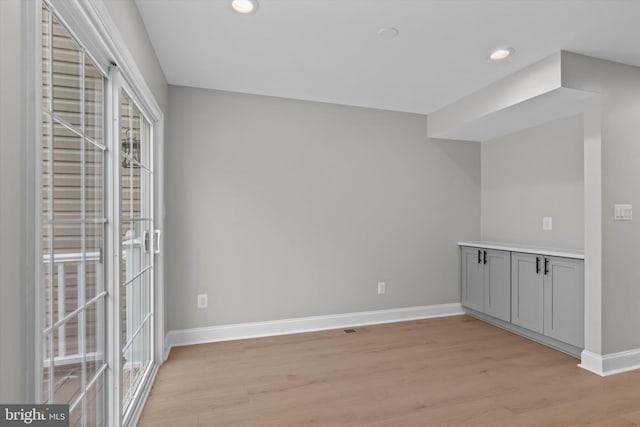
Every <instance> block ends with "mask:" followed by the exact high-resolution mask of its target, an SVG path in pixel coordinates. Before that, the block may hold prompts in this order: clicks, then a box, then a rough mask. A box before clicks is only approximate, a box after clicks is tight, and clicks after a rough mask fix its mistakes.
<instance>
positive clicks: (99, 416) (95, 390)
mask: <svg viewBox="0 0 640 427" xmlns="http://www.w3.org/2000/svg"><path fill="white" fill-rule="evenodd" d="M105 381H106V380H105V373H104V372H103V373H102V374H100V376H99V377H98V378H97V379H96V381H95V383H94V384H93V385H92V386H91V387H90V388H89V390H88V391H87V396H86V401H87V416H86V419H87V423H86V425H87V426H91V427H93V426H95V427H102V426H105V425H106V401H105V398H104V396H105V392H106V390H105Z"/></svg>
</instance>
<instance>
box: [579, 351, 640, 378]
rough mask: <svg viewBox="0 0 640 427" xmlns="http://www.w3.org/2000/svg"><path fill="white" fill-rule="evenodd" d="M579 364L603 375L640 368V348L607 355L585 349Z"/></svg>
mask: <svg viewBox="0 0 640 427" xmlns="http://www.w3.org/2000/svg"><path fill="white" fill-rule="evenodd" d="M578 366H580V367H581V368H582V369H586V370H587V371H590V372H593V373H594V374H598V375H600V376H601V377H606V376H608V375H614V374H620V373H622V372H628V371H633V370H635V369H640V348H637V349H634V350H628V351H621V352H619V353H611V354H605V355H602V354H597V353H593V352H591V351H588V350H584V351H583V352H582V354H581V363H580V364H579V365H578Z"/></svg>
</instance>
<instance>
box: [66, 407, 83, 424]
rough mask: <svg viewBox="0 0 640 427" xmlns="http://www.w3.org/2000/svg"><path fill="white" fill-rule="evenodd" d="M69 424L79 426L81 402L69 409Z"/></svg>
mask: <svg viewBox="0 0 640 427" xmlns="http://www.w3.org/2000/svg"><path fill="white" fill-rule="evenodd" d="M69 426H70V427H81V426H82V402H80V403H79V404H78V405H76V406H75V407H74V408H73V409H71V411H69Z"/></svg>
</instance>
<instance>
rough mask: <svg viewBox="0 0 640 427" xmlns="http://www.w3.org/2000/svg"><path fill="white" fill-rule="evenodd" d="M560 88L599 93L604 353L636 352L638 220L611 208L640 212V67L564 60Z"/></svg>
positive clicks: (639, 342)
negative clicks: (618, 214) (622, 205)
mask: <svg viewBox="0 0 640 427" xmlns="http://www.w3.org/2000/svg"><path fill="white" fill-rule="evenodd" d="M563 85H564V86H567V87H573V88H576V89H582V90H589V91H595V92H599V93H600V94H601V109H602V352H603V354H609V353H614V352H619V351H625V350H629V349H637V348H640V333H639V332H638V331H640V309H639V307H640V269H639V268H638V257H639V255H640V220H639V219H638V216H637V215H635V216H634V220H633V221H624V222H622V221H614V220H613V205H614V203H630V204H633V205H634V207H635V208H636V209H638V208H640V68H638V67H632V66H628V65H623V64H619V63H615V62H609V61H604V60H600V59H595V58H589V57H586V56H581V55H576V54H566V55H564V56H563Z"/></svg>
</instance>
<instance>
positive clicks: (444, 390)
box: [139, 316, 640, 427]
mask: <svg viewBox="0 0 640 427" xmlns="http://www.w3.org/2000/svg"><path fill="white" fill-rule="evenodd" d="M356 329H357V332H356V333H355V334H345V333H344V332H343V331H342V330H334V331H323V332H314V333H307V334H296V335H286V336H279V337H269V338H258V339H251V340H240V341H230V342H223V343H212V344H202V345H194V346H185V347H177V348H174V349H173V350H172V352H171V355H170V357H169V359H168V361H167V362H166V363H165V364H164V365H163V366H162V368H161V369H160V371H159V373H158V377H157V379H156V382H155V384H154V386H153V388H152V390H151V394H150V396H149V399H148V400H147V404H146V407H145V409H144V412H143V415H142V418H141V421H140V423H139V425H140V426H142V427H162V426H176V425H184V426H210V425H216V426H245V427H251V426H261V427H265V426H266V427H268V426H274V427H275V426H302V425H309V424H317V425H325V426H366V427H383V426H384V427H389V426H425V425H428V426H441V425H442V426H444V425H455V426H464V425H473V426H533V425H536V426H569V425H585V424H593V425H599V426H631V425H640V415H639V414H640V400H639V399H638V398H637V390H638V389H640V372H630V373H626V374H620V375H617V376H613V377H607V378H600V377H598V376H596V375H593V374H591V373H589V372H586V371H584V370H582V369H580V368H579V367H577V363H578V361H577V360H576V359H574V358H572V357H570V356H567V355H565V354H563V353H560V352H557V351H555V350H552V349H550V348H547V347H544V346H541V345H539V344H537V343H534V342H532V341H529V340H527V339H524V338H522V337H519V336H517V335H514V334H512V333H510V332H507V331H504V330H502V329H499V328H496V327H493V326H491V325H488V324H486V323H484V322H481V321H478V320H476V319H473V318H470V317H467V316H454V317H447V318H440V319H428V320H419V321H412V322H402V323H393V324H386V325H376V326H367V327H361V328H356Z"/></svg>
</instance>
